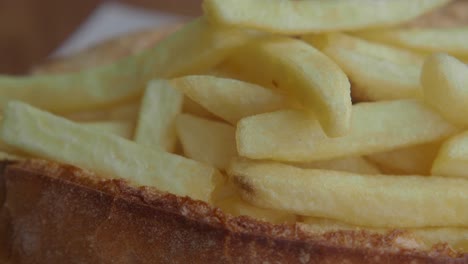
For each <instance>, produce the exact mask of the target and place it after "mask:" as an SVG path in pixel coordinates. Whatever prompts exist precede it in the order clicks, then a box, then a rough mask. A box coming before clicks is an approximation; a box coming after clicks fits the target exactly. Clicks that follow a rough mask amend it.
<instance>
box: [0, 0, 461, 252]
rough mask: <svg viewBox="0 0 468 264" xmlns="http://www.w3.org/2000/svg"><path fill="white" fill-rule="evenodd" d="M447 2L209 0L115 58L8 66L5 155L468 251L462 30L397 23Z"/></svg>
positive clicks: (317, 223)
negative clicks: (52, 68) (85, 63)
mask: <svg viewBox="0 0 468 264" xmlns="http://www.w3.org/2000/svg"><path fill="white" fill-rule="evenodd" d="M448 2H449V1H448V0H412V1H408V0H388V1H375V0H336V1H327V0H315V1H292V0H291V1H285V0H206V1H205V2H204V10H205V14H204V16H203V17H200V18H198V19H196V20H194V21H193V22H191V23H189V24H187V25H186V26H185V27H183V28H182V29H181V30H179V31H177V32H176V33H174V34H172V35H170V36H169V37H167V38H166V39H164V40H163V41H161V42H160V43H159V44H158V45H156V46H155V47H153V48H151V49H148V50H146V51H144V52H142V53H139V54H137V55H134V56H130V57H128V58H125V59H123V60H120V61H118V62H116V63H113V64H109V65H106V66H101V67H96V68H89V69H86V70H83V71H81V72H78V73H71V74H56V75H39V76H31V77H10V76H1V77H0V107H1V108H2V109H3V120H2V125H1V129H0V138H1V140H2V142H1V145H0V148H1V150H2V151H4V153H3V154H2V157H5V158H10V159H21V158H28V157H34V158H44V159H50V160H54V161H58V162H63V163H67V164H72V165H75V166H78V167H81V168H84V169H88V170H91V171H94V172H96V174H98V175H100V176H101V177H107V178H115V177H117V178H124V179H127V180H128V181H129V182H130V183H132V184H135V185H145V186H155V187H156V188H158V189H160V190H162V191H167V192H171V193H174V194H177V195H182V196H190V197H191V198H193V199H199V200H203V201H206V202H208V203H211V204H213V205H215V206H218V207H220V208H221V209H223V210H224V211H225V212H227V213H230V214H233V215H247V216H251V217H255V218H258V219H261V220H265V221H270V222H272V223H294V222H297V223H301V225H304V226H307V227H309V228H311V229H313V230H315V231H317V232H325V231H329V230H337V229H365V230H373V231H375V232H385V231H387V230H391V229H395V228H397V229H404V230H410V231H412V233H413V234H414V235H415V236H416V237H417V238H419V239H421V240H423V241H426V242H427V244H428V246H430V245H433V244H436V243H439V242H448V243H449V244H450V245H451V246H452V247H454V248H455V249H458V250H462V251H468V131H466V128H467V126H468V67H467V66H466V65H465V64H464V63H463V61H466V60H467V59H468V26H460V27H458V28H452V29H437V28H420V29H406V28H405V27H398V25H400V24H403V23H405V22H408V21H410V20H412V19H414V18H416V17H418V16H420V15H422V14H424V13H427V12H429V11H432V10H434V9H436V8H438V7H441V6H443V5H444V4H446V3H448Z"/></svg>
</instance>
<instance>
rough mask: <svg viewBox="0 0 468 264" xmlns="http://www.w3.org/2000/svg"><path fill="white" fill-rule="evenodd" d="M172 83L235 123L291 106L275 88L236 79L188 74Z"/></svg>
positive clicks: (223, 117) (191, 97) (197, 101)
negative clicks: (269, 88) (270, 88)
mask: <svg viewBox="0 0 468 264" xmlns="http://www.w3.org/2000/svg"><path fill="white" fill-rule="evenodd" d="M171 83H172V84H173V85H174V87H175V88H176V89H177V90H179V91H181V92H183V93H184V94H185V95H186V96H187V97H189V98H190V99H192V100H193V101H195V102H196V103H198V104H200V105H201V106H203V107H204V108H205V109H208V110H209V111H210V112H211V113H214V114H215V115H216V116H219V117H221V118H222V119H224V120H226V121H228V122H230V123H231V124H236V123H237V121H239V120H240V119H241V118H244V117H247V116H252V115H256V114H262V113H266V112H272V111H276V110H279V109H281V108H284V107H285V106H286V105H287V103H286V101H285V99H284V98H283V97H282V96H281V95H279V94H276V93H275V92H273V91H271V90H268V89H265V88H263V87H261V86H258V85H255V84H251V83H246V82H242V81H238V80H234V79H225V78H219V77H213V76H208V75H205V76H185V77H181V78H177V79H173V80H172V81H171Z"/></svg>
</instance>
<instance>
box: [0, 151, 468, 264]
mask: <svg viewBox="0 0 468 264" xmlns="http://www.w3.org/2000/svg"><path fill="white" fill-rule="evenodd" d="M0 164H1V165H0V168H1V171H2V173H1V174H0V175H1V176H0V179H1V180H0V182H1V185H2V186H4V188H3V194H4V195H2V197H4V199H2V214H3V215H4V216H7V217H4V218H3V219H2V222H3V223H2V226H3V227H6V229H5V228H4V229H5V230H3V231H4V232H3V233H2V238H1V239H0V240H1V241H3V243H5V244H6V245H4V247H3V248H4V249H7V250H6V252H3V255H4V257H5V258H6V259H7V260H9V261H10V263H468V254H465V255H462V254H457V253H456V252H454V251H452V250H450V249H449V248H447V247H436V248H432V249H425V248H424V246H423V245H421V244H419V243H418V242H417V241H416V240H414V239H413V238H412V237H411V235H410V234H408V233H405V232H402V231H392V232H389V233H387V234H385V235H379V234H373V233H370V232H366V231H339V232H330V233H325V234H314V233H312V232H308V231H307V230H306V229H304V228H302V227H301V225H300V224H295V225H274V224H270V223H266V222H261V221H257V220H254V219H251V218H249V217H232V216H229V215H226V214H224V213H223V212H222V211H221V210H220V209H217V208H213V207H211V206H210V205H208V204H206V203H204V202H201V201H194V200H192V199H190V198H188V197H178V196H175V195H172V194H168V193H162V192H159V191H158V190H156V189H155V188H149V187H135V186H130V185H129V184H127V183H126V182H125V181H123V180H107V179H103V178H99V176H97V175H95V174H93V173H92V172H88V171H84V170H82V169H79V168H76V167H72V166H69V165H61V164H58V163H54V162H49V161H44V160H29V161H22V162H14V163H11V162H2V163H0ZM5 231H6V232H5Z"/></svg>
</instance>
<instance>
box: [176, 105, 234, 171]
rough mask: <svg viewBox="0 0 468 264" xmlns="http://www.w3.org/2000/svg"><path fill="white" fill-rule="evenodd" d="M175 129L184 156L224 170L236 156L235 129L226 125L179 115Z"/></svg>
mask: <svg viewBox="0 0 468 264" xmlns="http://www.w3.org/2000/svg"><path fill="white" fill-rule="evenodd" d="M176 129H177V135H178V137H179V140H180V142H181V144H182V148H183V150H184V154H185V156H187V157H189V158H191V159H194V160H196V161H199V162H202V163H205V164H208V165H210V166H212V167H215V168H218V169H222V170H225V169H226V168H227V167H228V165H229V162H230V161H231V159H232V158H233V157H235V156H237V150H236V136H235V134H236V129H235V128H234V127H233V126H231V125H228V124H224V123H221V122H217V121H212V120H208V119H203V118H199V117H196V116H192V115H188V114H181V115H179V116H178V117H177V121H176Z"/></svg>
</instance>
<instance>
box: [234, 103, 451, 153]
mask: <svg viewBox="0 0 468 264" xmlns="http://www.w3.org/2000/svg"><path fill="white" fill-rule="evenodd" d="M456 132H457V128H455V127H454V126H453V125H452V124H450V123H448V122H447V121H445V120H444V119H443V118H442V117H441V116H440V115H439V114H438V113H437V112H435V111H434V110H432V109H431V108H430V107H429V106H427V105H425V104H424V103H423V102H420V101H418V100H398V101H381V102H373V103H360V104H356V105H353V114H352V120H351V128H350V130H349V133H348V134H347V135H345V136H343V137H339V138H329V137H327V136H326V135H325V134H324V132H323V131H322V129H321V128H320V125H319V124H318V122H317V120H316V119H314V118H313V117H310V116H308V115H306V114H304V113H302V112H300V111H295V110H286V111H278V112H272V113H266V114H261V115H257V116H252V117H247V118H244V119H242V120H241V121H239V123H238V125H237V131H236V139H237V150H238V152H239V154H240V156H243V157H247V158H251V159H271V160H277V161H287V162H311V161H317V160H327V159H335V158H341V157H349V156H359V155H367V154H372V153H376V152H383V151H390V150H393V149H398V148H402V147H407V146H411V145H417V144H422V143H428V142H433V141H437V140H441V139H444V138H447V137H449V136H450V135H452V134H454V133H456Z"/></svg>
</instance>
